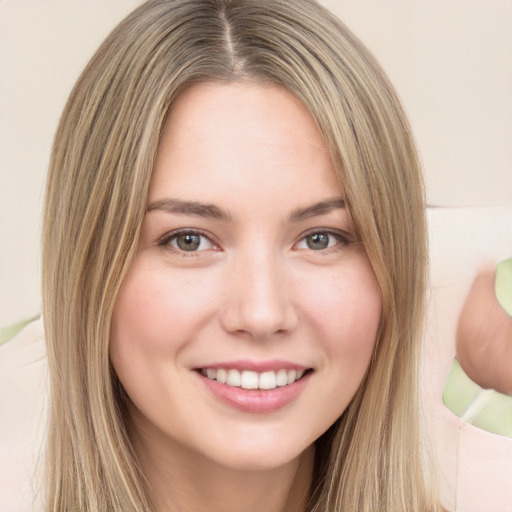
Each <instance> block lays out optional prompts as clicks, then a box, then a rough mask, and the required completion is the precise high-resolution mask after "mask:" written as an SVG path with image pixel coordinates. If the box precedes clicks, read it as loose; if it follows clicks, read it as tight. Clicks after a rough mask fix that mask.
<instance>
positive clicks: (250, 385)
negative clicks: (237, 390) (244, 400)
mask: <svg viewBox="0 0 512 512" xmlns="http://www.w3.org/2000/svg"><path fill="white" fill-rule="evenodd" d="M241 380H242V382H241V384H240V385H241V386H242V387H243V388H244V389H258V374H257V373H256V372H250V371H247V370H244V371H243V372H242V379H241Z"/></svg>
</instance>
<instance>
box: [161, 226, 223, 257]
mask: <svg viewBox="0 0 512 512" xmlns="http://www.w3.org/2000/svg"><path fill="white" fill-rule="evenodd" d="M158 245H160V246H162V247H165V248H166V249H169V250H171V251H175V252H181V253H194V252H200V251H206V250H208V249H215V248H216V246H215V244H214V243H213V242H212V241H211V240H210V239H209V238H208V237H207V236H206V235H204V234H202V233H199V232H197V231H191V230H188V231H179V232H174V233H169V234H167V235H165V236H164V237H163V238H162V239H161V240H160V241H159V242H158Z"/></svg>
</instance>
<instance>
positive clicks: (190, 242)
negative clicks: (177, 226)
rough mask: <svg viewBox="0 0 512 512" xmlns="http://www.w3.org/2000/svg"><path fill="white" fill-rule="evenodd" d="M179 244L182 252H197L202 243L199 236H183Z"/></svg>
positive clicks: (179, 239) (180, 237)
mask: <svg viewBox="0 0 512 512" xmlns="http://www.w3.org/2000/svg"><path fill="white" fill-rule="evenodd" d="M177 242H178V247H179V248H180V249H181V250H182V251H195V250H196V249H197V248H198V247H199V244H200V243H201V238H200V237H199V235H193V234H188V235H181V236H179V237H178V240H177Z"/></svg>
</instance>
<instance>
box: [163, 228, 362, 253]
mask: <svg viewBox="0 0 512 512" xmlns="http://www.w3.org/2000/svg"><path fill="white" fill-rule="evenodd" d="M180 235H191V236H198V237H201V238H202V239H206V240H208V242H209V243H210V244H211V245H212V247H213V248H215V249H216V250H219V245H218V244H217V243H216V242H215V241H214V240H212V237H211V235H207V234H206V233H204V232H203V231H200V230H195V229H180V230H177V231H171V232H170V233H167V234H165V235H164V236H162V237H161V238H160V239H159V240H158V243H157V245H158V246H159V247H162V248H163V249H165V250H167V251H170V252H173V253H175V254H179V255H181V256H183V257H190V256H192V257H194V256H196V257H197V256H199V255H200V254H201V253H202V252H203V251H204V250H205V249H203V250H199V251H197V250H195V251H186V250H183V249H179V248H178V247H174V246H173V245H171V243H172V242H173V241H175V240H177V238H178V237H179V236H180ZM312 235H328V236H329V237H334V238H335V239H336V241H337V243H336V244H334V245H331V246H328V247H326V248H325V249H319V250H314V249H311V248H302V249H298V250H309V251H311V252H314V253H318V254H327V253H330V252H336V251H337V250H340V249H342V248H343V247H346V246H347V245H354V244H358V243H360V242H357V241H355V240H354V239H353V238H352V237H351V236H350V235H349V234H348V233H346V232H345V231H334V230H332V229H322V228H315V229H311V230H309V231H306V232H305V233H302V234H301V235H300V237H299V238H298V239H297V241H296V242H295V243H294V244H293V245H294V246H296V245H298V244H299V243H301V242H303V241H305V240H306V239H307V238H308V237H310V236H312ZM200 243H201V242H200ZM306 243H307V242H306Z"/></svg>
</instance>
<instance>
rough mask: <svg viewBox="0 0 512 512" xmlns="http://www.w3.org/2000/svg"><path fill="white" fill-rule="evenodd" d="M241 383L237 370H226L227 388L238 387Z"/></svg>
mask: <svg viewBox="0 0 512 512" xmlns="http://www.w3.org/2000/svg"><path fill="white" fill-rule="evenodd" d="M241 382H242V380H241V377H240V372H239V371H238V370H228V377H227V379H226V384H227V385H228V386H233V387H237V386H240V384H241Z"/></svg>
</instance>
